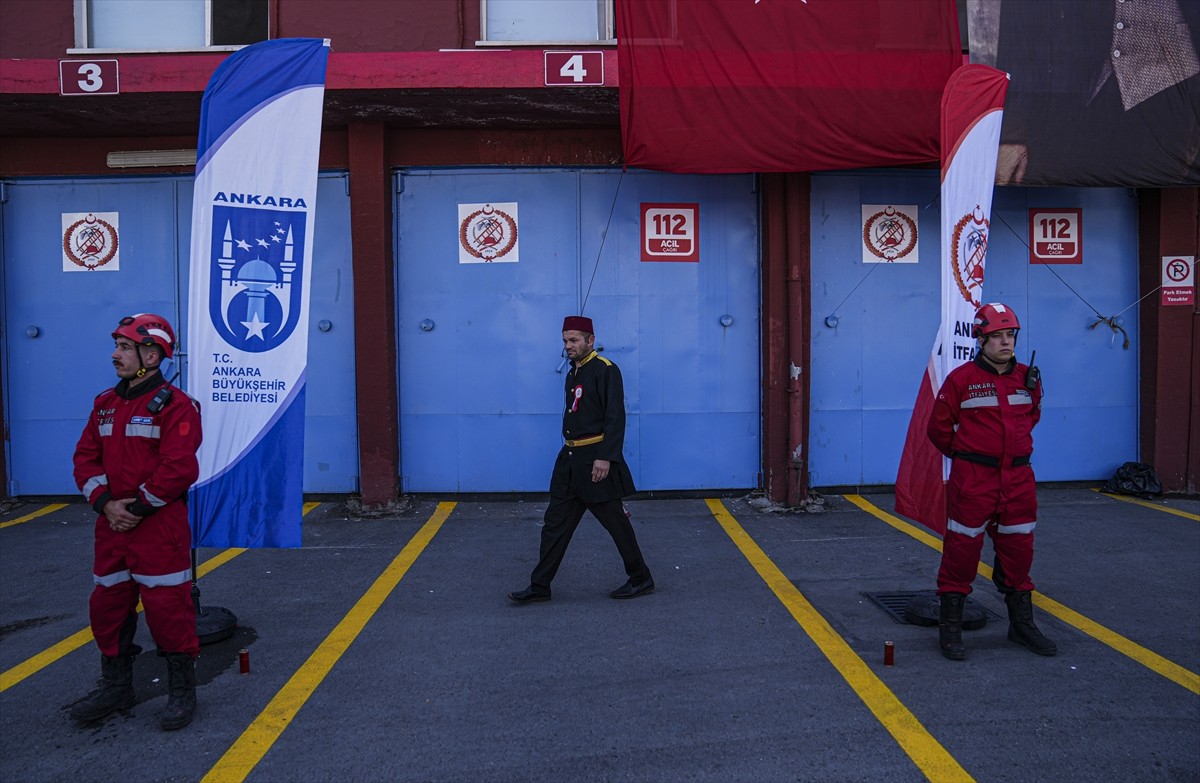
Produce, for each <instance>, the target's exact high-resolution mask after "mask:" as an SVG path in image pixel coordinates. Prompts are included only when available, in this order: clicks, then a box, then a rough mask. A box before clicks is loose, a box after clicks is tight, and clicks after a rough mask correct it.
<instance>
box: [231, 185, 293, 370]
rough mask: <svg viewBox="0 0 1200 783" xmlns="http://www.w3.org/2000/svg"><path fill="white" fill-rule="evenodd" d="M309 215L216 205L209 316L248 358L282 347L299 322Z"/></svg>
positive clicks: (233, 344) (232, 344)
mask: <svg viewBox="0 0 1200 783" xmlns="http://www.w3.org/2000/svg"><path fill="white" fill-rule="evenodd" d="M306 218H307V214H306V213H305V212H285V211H282V210H274V209H255V208H246V207H234V206H221V205H214V206H213V217H212V245H211V247H212V252H211V253H210V260H209V263H210V264H211V266H210V268H209V291H208V314H209V317H210V318H211V319H212V323H213V328H214V329H215V330H216V332H217V334H219V335H221V339H223V340H224V341H225V342H226V343H228V344H229V345H230V346H232V347H234V348H237V349H239V350H242V351H248V352H250V353H262V352H264V351H269V350H271V349H273V348H277V347H279V346H280V345H281V344H282V343H283V342H284V341H285V340H287V338H288V336H289V335H290V334H291V333H292V332H293V331H294V330H295V329H296V324H297V322H298V321H299V320H300V305H301V302H300V296H301V290H302V289H301V279H302V276H303V274H304V265H303V263H302V262H303V260H304V243H305V241H306V235H305V224H306Z"/></svg>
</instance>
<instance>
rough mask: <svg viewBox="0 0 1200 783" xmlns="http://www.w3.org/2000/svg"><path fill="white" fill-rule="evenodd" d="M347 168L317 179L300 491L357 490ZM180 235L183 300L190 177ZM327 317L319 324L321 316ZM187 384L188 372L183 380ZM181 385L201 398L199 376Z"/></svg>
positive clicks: (183, 295)
mask: <svg viewBox="0 0 1200 783" xmlns="http://www.w3.org/2000/svg"><path fill="white" fill-rule="evenodd" d="M346 177H347V175H346V174H345V173H337V172H329V173H324V174H321V175H320V177H319V178H318V180H317V203H316V210H317V211H316V223H315V224H314V227H313V265H312V288H311V290H310V295H309V296H310V301H309V313H310V317H309V321H308V323H309V332H308V374H307V376H306V378H305V398H306V399H305V408H304V481H303V487H304V491H305V492H312V493H347V492H357V491H358V488H359V485H358V476H359V473H358V408H357V405H356V398H355V367H356V362H355V356H354V266H353V252H352V247H351V240H350V196H349V194H348V193H347V190H346ZM179 194H180V195H179V204H180V209H179V215H178V235H179V248H180V249H179V254H178V257H179V258H180V259H181V263H180V274H179V280H180V302H181V303H182V305H181V308H182V310H183V312H182V313H181V315H182V316H183V317H184V318H185V321H184V322H185V323H186V310H187V302H188V283H189V272H188V263H189V262H188V254H189V253H190V252H191V249H190V248H191V245H190V244H189V243H190V242H191V233H192V180H191V179H182V180H179ZM322 321H325V322H328V325H329V329H328V331H322V329H321V322H322ZM187 380H188V383H189V384H190V383H193V379H190V378H189V379H187ZM195 381H196V382H195V385H194V386H186V387H185V388H187V389H189V391H191V390H192V389H194V390H195V391H194V392H192V393H193V394H195V395H196V396H197V397H198V398H199V399H200V401H201V403H202V404H203V402H204V396H205V388H204V382H203V379H195Z"/></svg>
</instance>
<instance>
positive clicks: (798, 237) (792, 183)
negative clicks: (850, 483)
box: [785, 174, 812, 506]
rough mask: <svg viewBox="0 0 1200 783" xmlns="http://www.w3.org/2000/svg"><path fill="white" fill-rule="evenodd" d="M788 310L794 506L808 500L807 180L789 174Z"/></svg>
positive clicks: (791, 497) (791, 492)
mask: <svg viewBox="0 0 1200 783" xmlns="http://www.w3.org/2000/svg"><path fill="white" fill-rule="evenodd" d="M785 192H786V194H787V199H786V201H787V255H788V257H787V290H788V295H787V308H788V467H789V471H788V498H787V504H788V505H789V506H798V505H800V503H801V502H803V501H804V499H805V498H806V497H807V496H808V408H809V381H808V378H809V355H810V346H809V342H808V338H809V329H808V323H809V311H810V309H811V300H810V293H811V290H812V288H811V283H812V279H811V269H812V267H811V265H810V263H809V247H810V246H811V244H812V243H811V242H810V238H809V208H808V207H809V201H808V196H809V176H808V175H807V174H788V175H787V185H786V186H785Z"/></svg>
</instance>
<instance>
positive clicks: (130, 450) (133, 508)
mask: <svg viewBox="0 0 1200 783" xmlns="http://www.w3.org/2000/svg"><path fill="white" fill-rule="evenodd" d="M112 336H113V340H114V341H115V343H116V348H115V349H114V350H113V353H112V363H113V366H114V367H115V368H116V371H117V376H118V377H119V378H120V379H121V380H120V382H119V383H117V385H116V387H115V388H112V389H109V390H108V391H105V392H103V393H101V394H100V395H99V396H97V397H96V401H95V403H94V405H93V408H92V412H91V415H90V416H89V417H88V421H87V425H86V426H85V427H84V428H83V435H82V436H80V438H79V443H78V445H76V447H75V483H76V484H77V485H78V486H79V489H80V491H82V492H83V496H84V497H85V498H87V501H88V503H90V504H91V505H92V507H93V508H94V509H95V510H96V512H97V513H98V514H99V516H98V517H97V519H96V541H95V562H94V568H93V572H94V579H95V582H96V587H95V589H94V590H93V591H92V597H91V601H90V604H89V610H90V614H91V623H92V634H93V635H94V636H95V638H96V645H97V646H98V647H99V648H100V655H101V657H100V671H101V680H100V688H99V689H98V690H97V691H95V692H94V693H92V694H91V695H89V696H88V697H87V698H85V699H83V700H81V701H79V702H77V703H76V704H75V705H74V706H73V707H72V709H71V717H73V718H75V719H76V720H78V721H81V722H84V723H90V722H92V721H96V720H99V719H101V718H103V717H105V716H106V715H109V714H111V713H112V712H114V711H116V710H119V709H126V708H128V707H132V706H133V704H134V701H135V699H134V692H133V660H134V658H135V657H136V656H137V654H138V653H139V652H141V648H140V647H139V646H138V645H136V644H134V643H133V639H134V634H135V633H136V631H137V605H138V600H139V599H140V600H141V602H142V605H143V606H144V607H145V611H146V624H147V625H148V626H149V628H150V634H151V635H152V636H153V637H154V641H155V643H156V644H157V645H158V651H159V655H161V656H163V657H165V658H166V663H167V683H168V690H169V698H168V701H167V706H166V708H165V710H164V711H163V712H162V714H161V715H160V722H161V725H162V727H163V728H164V729H168V730H170V729H179V728H182V727H184V726H186V725H187V724H188V723H190V722H191V720H192V716H193V714H194V713H195V710H196V668H195V658H196V655H197V654H198V653H199V651H200V645H199V641H198V639H197V636H196V610H195V606H194V605H193V603H192V597H191V589H192V577H191V529H190V527H189V526H188V513H187V505H186V496H187V491H188V488H189V487H191V485H192V483H193V482H194V481H195V480H196V478H197V476H198V475H199V471H200V469H199V465H198V463H197V461H196V450H197V449H198V448H200V406H199V405H198V404H197V403H196V402H195V401H194V400H193V399H192V398H191V397H189V396H187V395H186V394H184V393H183V392H182V391H180V390H179V389H176V388H174V387H173V386H171V385H170V384H169V383H167V382H166V381H165V379H164V378H163V376H162V373H161V372H160V364H161V363H162V361H163V359H169V358H171V357H172V355H173V353H174V348H175V333H174V331H172V329H171V325H170V324H169V323H168V322H167V320H166V319H165V318H163V317H162V316H158V315H154V314H151V313H141V314H139V315H133V316H128V317H126V318H122V319H121V322H120V324H118V326H117V330H116V331H115V332H113V333H112Z"/></svg>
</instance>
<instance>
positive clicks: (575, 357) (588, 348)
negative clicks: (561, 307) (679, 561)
mask: <svg viewBox="0 0 1200 783" xmlns="http://www.w3.org/2000/svg"><path fill="white" fill-rule="evenodd" d="M562 328H563V335H562V336H563V348H564V349H565V351H566V354H567V358H568V359H570V360H571V371H570V372H568V373H567V382H566V408H565V410H564V411H563V425H562V434H563V440H565V441H566V444H565V445H564V446H563V448H562V450H561V451H560V452H559V453H558V459H557V460H556V461H555V463H554V473H553V475H551V477H550V505H549V507H547V508H546V516H545V524H544V526H543V527H542V546H541V558H540V559H539V560H538V564H537V567H535V568H534V569H533V575H532V576H531V577H530V580H529V581H530V584H529V587H527V588H525V589H524V590H520V591H518V592H514V593H509V594H508V597H509V598H511V599H512V600H513V601H515V602H516V603H519V604H527V603H533V602H534V601H549V600H550V582H551V581H552V580H553V579H554V575H555V574H556V573H557V572H558V566H559V565H560V564H561V563H562V559H563V555H564V554H566V552H567V545H568V544H570V543H571V536H572V535H573V534H574V533H575V528H576V527H578V526H579V520H581V519H583V512H585V511H591V512H592V515H593V516H595V517H596V519H598V520H600V524H602V525H604V529H605V530H607V531H608V533H609V535H611V536H612V537H613V541H614V542H615V543H616V545H617V550H618V551H619V552H620V553H621V559H622V560H623V561H625V573H626V574H628V575H629V580H628V581H627V582H626V583H625V584H623V585H621V586H620V587H618V588H617V589H616V590H613V591H612V592H611V593H609V595H610V596H612V597H613V598H636V597H637V596H639V595H646V594H647V593H651V592H653V591H654V580H653V579H652V578H651V577H650V569H649V568H647V567H646V561H645V560H643V559H642V551H641V549H639V548H638V542H637V536H636V535H634V532H633V525H631V524H630V523H629V517H628V516H626V515H625V506H624V504H623V503H621V498H623V497H626V496H627V495H631V494H633V492H634V491H635V490H634V487H633V475H632V474H631V473H630V472H629V466H628V465H626V464H625V459H624V457H623V456H622V453H621V447H622V445H623V444H624V442H625V390H624V387H623V386H622V384H621V371H620V370H619V369H618V368H617V365H615V364H613V363H612V362H610V361H609V360H608V359H605V358H604V357H602V356H600V355H599V354H598V353H596V350H595V344H596V336H595V334H594V333H593V329H592V319H591V318H585V317H584V316H580V315H569V316H567V317H566V318H565V319H564V320H563V327H562Z"/></svg>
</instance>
